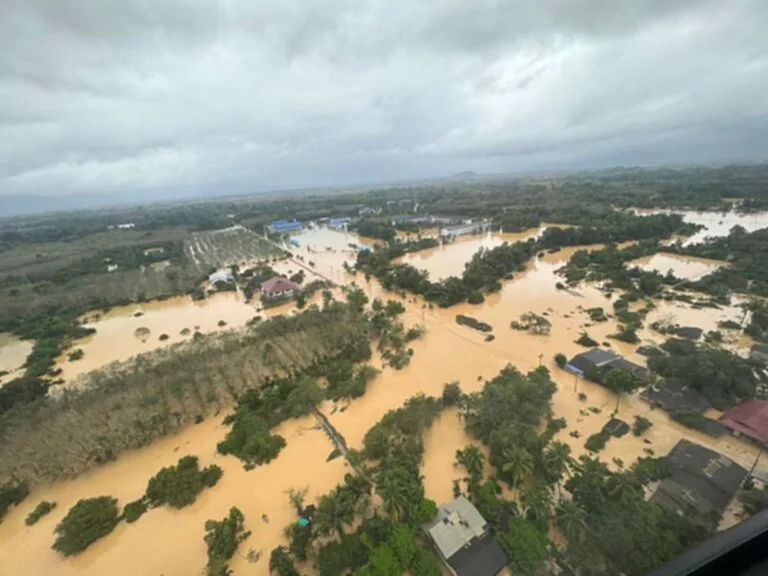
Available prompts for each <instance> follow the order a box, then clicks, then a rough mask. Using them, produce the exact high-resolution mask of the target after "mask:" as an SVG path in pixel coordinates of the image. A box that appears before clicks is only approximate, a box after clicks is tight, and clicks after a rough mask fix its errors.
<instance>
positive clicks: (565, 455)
mask: <svg viewBox="0 0 768 576" xmlns="http://www.w3.org/2000/svg"><path fill="white" fill-rule="evenodd" d="M542 460H543V463H544V470H545V471H546V473H547V478H548V479H549V481H550V482H551V483H556V484H557V487H558V490H559V488H560V480H562V478H563V476H564V475H565V474H566V473H567V472H568V469H569V468H570V467H571V465H572V464H573V459H572V458H571V447H570V446H568V444H565V443H564V442H559V441H557V440H556V441H554V442H552V443H551V444H550V445H549V448H547V449H546V450H545V451H544V455H543V456H542Z"/></svg>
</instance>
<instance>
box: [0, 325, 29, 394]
mask: <svg viewBox="0 0 768 576" xmlns="http://www.w3.org/2000/svg"><path fill="white" fill-rule="evenodd" d="M32 346H33V342H31V341H29V340H19V339H18V338H16V337H15V336H12V335H11V334H5V333H2V334H0V372H7V373H8V374H6V375H5V376H0V384H4V383H5V382H8V381H10V380H13V379H14V378H15V377H17V376H19V375H20V369H21V367H22V366H23V365H24V362H25V361H26V359H27V356H29V353H30V352H32Z"/></svg>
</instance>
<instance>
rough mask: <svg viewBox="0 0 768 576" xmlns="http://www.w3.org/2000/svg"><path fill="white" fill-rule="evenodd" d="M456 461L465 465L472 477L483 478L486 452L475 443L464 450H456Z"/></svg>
mask: <svg viewBox="0 0 768 576" xmlns="http://www.w3.org/2000/svg"><path fill="white" fill-rule="evenodd" d="M456 463H457V464H459V465H461V466H464V468H465V469H466V470H467V472H468V473H469V476H470V478H476V479H477V480H481V479H482V476H483V470H484V468H485V454H483V451H482V450H480V448H478V447H477V446H475V445H474V444H469V445H467V446H465V447H464V448H463V449H462V450H456Z"/></svg>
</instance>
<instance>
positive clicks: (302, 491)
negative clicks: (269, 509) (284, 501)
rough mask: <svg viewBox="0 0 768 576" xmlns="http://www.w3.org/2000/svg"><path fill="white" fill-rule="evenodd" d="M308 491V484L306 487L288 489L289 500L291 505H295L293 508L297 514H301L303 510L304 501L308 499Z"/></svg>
mask: <svg viewBox="0 0 768 576" xmlns="http://www.w3.org/2000/svg"><path fill="white" fill-rule="evenodd" d="M308 492H309V487H308V486H305V487H304V488H291V489H290V490H288V501H289V502H290V503H291V506H293V509H294V510H296V513H297V514H301V511H302V510H303V509H304V502H305V501H306V499H307V493H308Z"/></svg>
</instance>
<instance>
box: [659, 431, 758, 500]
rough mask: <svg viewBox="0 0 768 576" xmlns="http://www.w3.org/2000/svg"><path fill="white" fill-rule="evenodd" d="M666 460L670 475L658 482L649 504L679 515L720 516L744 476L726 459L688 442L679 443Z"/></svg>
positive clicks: (741, 470)
mask: <svg viewBox="0 0 768 576" xmlns="http://www.w3.org/2000/svg"><path fill="white" fill-rule="evenodd" d="M666 461H667V463H668V464H669V466H670V468H671V470H672V475H671V476H670V477H669V478H666V479H664V480H663V481H662V482H661V484H660V485H659V487H658V489H657V490H656V492H655V493H654V494H653V496H652V497H651V501H652V502H655V503H656V504H659V505H660V506H662V507H663V508H665V509H667V510H669V511H671V512H674V513H676V514H679V515H683V514H688V513H690V511H691V510H695V511H697V512H698V513H700V514H701V515H708V514H710V513H712V512H717V513H718V514H720V513H722V512H723V510H725V508H726V506H727V505H728V502H730V500H731V499H732V498H733V496H734V494H736V492H737V491H738V489H739V486H740V485H741V482H742V481H743V480H744V478H745V477H746V475H747V471H746V470H745V469H744V468H742V467H741V466H739V465H738V464H736V463H735V462H734V461H733V460H731V459H730V458H727V457H726V456H723V455H722V454H719V453H717V452H715V451H714V450H710V449H709V448H705V447H704V446H701V445H699V444H694V443H693V442H690V441H689V440H680V442H678V443H677V444H676V445H675V447H674V448H673V449H672V451H671V452H670V453H669V454H668V455H667V457H666Z"/></svg>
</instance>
